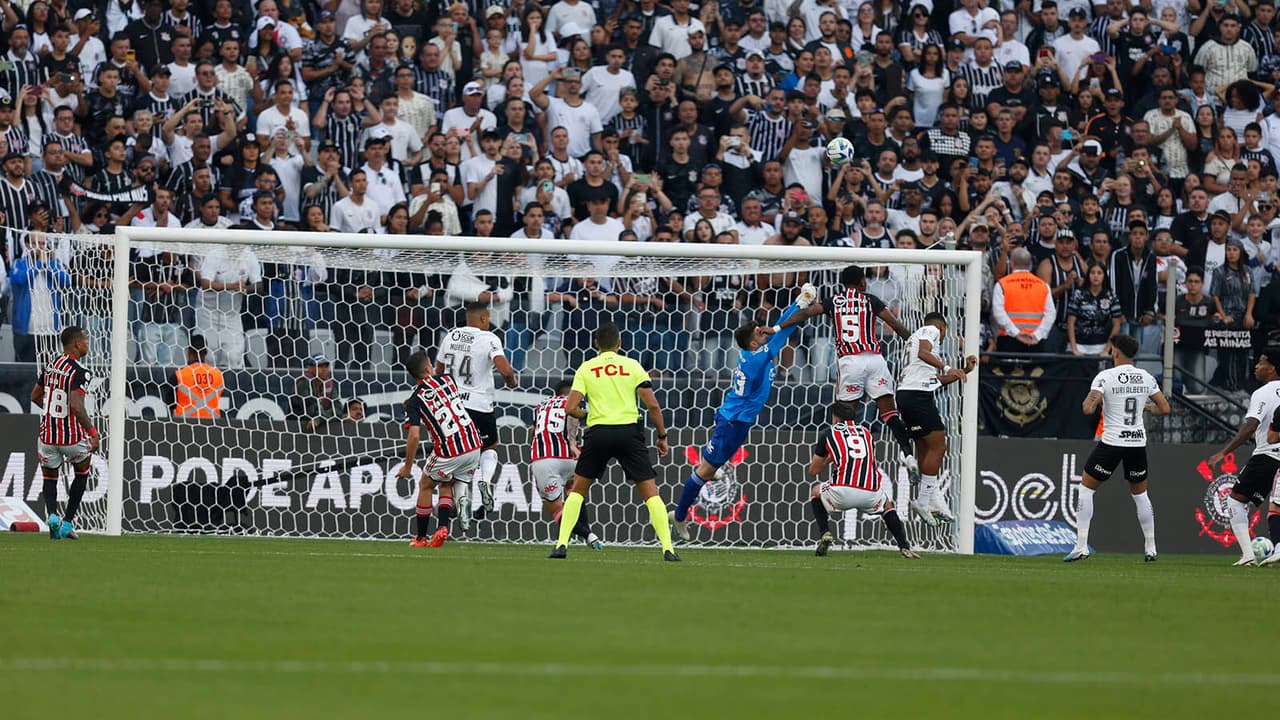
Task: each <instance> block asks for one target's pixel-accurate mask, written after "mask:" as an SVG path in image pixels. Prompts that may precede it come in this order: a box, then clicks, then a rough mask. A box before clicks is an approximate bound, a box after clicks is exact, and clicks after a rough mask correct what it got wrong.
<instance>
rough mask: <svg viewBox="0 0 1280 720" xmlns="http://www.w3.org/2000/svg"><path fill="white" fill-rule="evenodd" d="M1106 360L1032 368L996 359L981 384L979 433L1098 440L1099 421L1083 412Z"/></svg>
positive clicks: (1059, 362)
mask: <svg viewBox="0 0 1280 720" xmlns="http://www.w3.org/2000/svg"><path fill="white" fill-rule="evenodd" d="M1103 362H1105V361H1103V360H1102V359H1100V358H1099V359H1089V358H1069V359H1068V358H1063V359H1058V360H1045V361H1043V362H1037V363H1029V362H1025V361H1010V360H998V359H995V358H991V359H990V362H989V363H984V364H983V366H982V370H981V374H980V375H979V376H978V381H979V385H978V387H979V391H978V397H979V428H980V429H981V432H982V433H983V434H984V435H997V436H1004V437H1039V438H1080V439H1086V438H1092V437H1093V431H1094V428H1095V427H1096V426H1097V424H1098V418H1097V417H1087V416H1085V415H1084V414H1083V413H1081V412H1080V404H1081V403H1083V402H1084V399H1085V396H1087V395H1088V394H1089V384H1090V383H1091V382H1092V381H1093V377H1094V375H1097V374H1098V371H1099V370H1101V369H1102V368H1103V367H1104V365H1103Z"/></svg>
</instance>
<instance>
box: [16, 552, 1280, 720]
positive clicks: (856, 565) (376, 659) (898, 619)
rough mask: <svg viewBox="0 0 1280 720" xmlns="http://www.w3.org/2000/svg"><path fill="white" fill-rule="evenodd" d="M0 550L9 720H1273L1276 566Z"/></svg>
mask: <svg viewBox="0 0 1280 720" xmlns="http://www.w3.org/2000/svg"><path fill="white" fill-rule="evenodd" d="M547 550H548V548H546V547H535V546H529V547H520V546H498V545H467V544H450V545H448V546H446V547H444V548H441V549H437V550H413V549H411V548H409V547H408V546H407V544H402V543H394V544H391V543H371V542H338V541H304V540H263V539H244V538H181V537H176V538H165V537H124V538H104V537H85V538H83V539H81V540H80V541H79V542H71V541H61V542H57V543H55V542H51V541H49V540H48V539H47V538H45V537H36V536H29V535H28V536H16V535H7V536H5V537H0V617H2V618H4V620H3V624H2V625H0V627H3V628H4V629H3V630H2V631H0V640H2V641H0V689H3V692H0V716H3V717H12V718H27V717H35V716H37V715H38V714H39V715H46V716H47V715H48V714H49V713H55V714H56V716H57V717H59V718H85V719H89V718H95V719H96V718H183V719H201V718H218V719H220V720H222V719H226V718H237V719H240V718H306V719H307V720H320V719H324V718H385V717H393V716H394V717H418V718H468V719H469V718H491V717H492V718H558V719H564V718H601V717H603V718H610V719H617V718H645V719H646V720H656V719H658V718H663V719H665V718H735V719H736V718H818V717H826V718H839V717H856V718H886V717H900V718H922V717H930V718H933V717H939V718H969V717H971V718H984V719H991V718H1017V719H1019V720H1023V719H1027V718H1035V719H1036V720H1041V719H1044V718H1135V717H1137V718H1161V719H1168V718H1212V717H1232V716H1233V715H1234V713H1243V712H1249V711H1251V712H1249V714H1250V716H1256V715H1257V714H1258V713H1263V714H1269V711H1268V710H1267V708H1270V707H1272V705H1273V703H1274V699H1275V697H1274V694H1275V691H1276V688H1277V687H1280V669H1277V667H1276V666H1275V659H1276V654H1275V648H1276V645H1275V642H1276V639H1277V637H1280V635H1278V634H1277V631H1276V625H1275V623H1274V618H1275V612H1276V590H1277V589H1278V588H1280V569H1270V568H1231V567H1228V565H1229V564H1230V559H1229V558H1228V557H1226V556H1218V557H1161V559H1160V562H1158V563H1156V564H1154V565H1147V564H1143V563H1142V562H1141V558H1140V557H1138V556H1136V555H1133V556H1105V557H1104V556H1095V557H1094V558H1093V559H1091V560H1089V561H1088V562H1086V563H1079V564H1076V565H1071V566H1065V565H1064V564H1063V563H1061V562H1060V561H1059V560H1058V559H1057V558H1020V559H1014V558H993V557H976V558H961V557H951V556H927V557H925V558H924V559H923V560H920V561H916V562H910V561H906V560H903V559H901V558H899V557H898V556H897V555H896V554H890V553H882V552H856V553H855V552H834V553H832V555H831V556H829V557H826V558H815V557H813V556H812V555H811V554H809V553H801V552H781V551H723V550H699V549H693V548H690V549H686V550H684V551H683V557H684V560H685V562H683V563H681V564H669V563H662V562H661V561H660V559H659V553H658V551H657V550H656V549H638V548H607V549H605V550H604V551H602V552H591V551H589V550H586V549H585V548H582V547H581V546H574V547H573V548H571V551H570V558H569V560H568V561H567V562H552V561H549V560H545V559H544V555H545V554H546V552H547Z"/></svg>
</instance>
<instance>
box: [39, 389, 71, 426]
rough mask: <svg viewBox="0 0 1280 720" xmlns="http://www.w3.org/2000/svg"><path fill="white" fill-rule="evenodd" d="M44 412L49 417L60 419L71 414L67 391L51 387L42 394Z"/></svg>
mask: <svg viewBox="0 0 1280 720" xmlns="http://www.w3.org/2000/svg"><path fill="white" fill-rule="evenodd" d="M44 412H45V414H46V415H48V416H49V417H51V418H56V419H58V420H61V419H62V418H65V417H67V416H68V415H70V414H71V399H70V398H69V397H68V396H67V391H66V390H63V389H61V388H53V389H52V390H50V391H49V394H48V395H45V396H44Z"/></svg>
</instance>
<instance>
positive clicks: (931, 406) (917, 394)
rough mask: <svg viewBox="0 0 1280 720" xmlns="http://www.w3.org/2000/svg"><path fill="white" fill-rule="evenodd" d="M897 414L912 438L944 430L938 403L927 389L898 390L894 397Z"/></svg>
mask: <svg viewBox="0 0 1280 720" xmlns="http://www.w3.org/2000/svg"><path fill="white" fill-rule="evenodd" d="M895 400H896V402H895V403H894V404H895V405H897V406H898V415H900V416H901V417H902V424H903V425H906V426H907V433H908V434H909V435H911V437H913V438H922V437H924V436H925V435H928V434H930V433H933V432H938V431H939V430H946V429H947V428H946V426H945V425H943V424H942V416H941V415H939V414H938V404H937V403H936V402H934V399H933V392H931V391H929V390H899V391H898V394H897V397H896V398H895Z"/></svg>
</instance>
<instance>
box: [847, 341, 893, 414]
mask: <svg viewBox="0 0 1280 720" xmlns="http://www.w3.org/2000/svg"><path fill="white" fill-rule="evenodd" d="M836 368H837V371H838V374H837V376H836V399H837V400H843V401H845V402H849V401H852V400H859V399H861V398H862V395H863V394H864V393H865V394H866V396H867V397H869V398H871V399H872V400H875V399H876V398H879V397H884V396H885V395H892V394H893V375H892V374H891V373H890V372H889V365H888V364H887V363H886V362H885V361H884V356H883V355H881V354H879V353H869V352H868V353H861V354H859V355H845V356H843V357H841V358H839V359H838V360H836Z"/></svg>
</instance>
